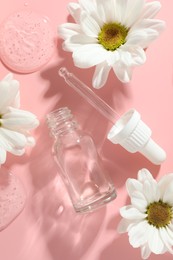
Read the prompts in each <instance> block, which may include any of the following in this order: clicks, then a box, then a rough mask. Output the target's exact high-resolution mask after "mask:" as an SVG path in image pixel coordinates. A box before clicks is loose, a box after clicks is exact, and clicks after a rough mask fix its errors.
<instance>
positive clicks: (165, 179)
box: [158, 173, 173, 200]
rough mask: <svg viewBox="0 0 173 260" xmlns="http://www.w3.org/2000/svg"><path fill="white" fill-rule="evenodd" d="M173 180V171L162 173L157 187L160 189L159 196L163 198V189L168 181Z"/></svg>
mask: <svg viewBox="0 0 173 260" xmlns="http://www.w3.org/2000/svg"><path fill="white" fill-rule="evenodd" d="M172 182H173V173H172V174H167V175H164V176H163V177H162V178H161V179H160V181H159V182H158V187H159V190H160V198H161V199H162V200H163V196H164V194H165V191H166V189H167V187H168V186H169V184H170V183H172Z"/></svg>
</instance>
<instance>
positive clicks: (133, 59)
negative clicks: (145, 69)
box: [119, 45, 146, 67]
mask: <svg viewBox="0 0 173 260" xmlns="http://www.w3.org/2000/svg"><path fill="white" fill-rule="evenodd" d="M119 53H120V56H121V62H123V64H125V66H127V67H131V66H138V65H142V64H144V63H145V61H146V53H145V51H144V50H143V48H141V47H139V46H132V45H131V46H130V45H124V46H121V47H120V50H119Z"/></svg>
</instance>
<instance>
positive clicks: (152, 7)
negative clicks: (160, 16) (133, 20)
mask: <svg viewBox="0 0 173 260" xmlns="http://www.w3.org/2000/svg"><path fill="white" fill-rule="evenodd" d="M160 8H161V3H160V2H159V1H153V2H150V3H145V6H144V10H143V13H142V15H141V17H140V19H145V18H147V19H149V18H153V17H155V15H156V14H157V13H158V12H159V10H160Z"/></svg>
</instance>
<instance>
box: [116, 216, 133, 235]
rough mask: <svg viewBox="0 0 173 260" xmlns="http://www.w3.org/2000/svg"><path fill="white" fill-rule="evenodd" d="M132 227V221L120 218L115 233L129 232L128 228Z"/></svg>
mask: <svg viewBox="0 0 173 260" xmlns="http://www.w3.org/2000/svg"><path fill="white" fill-rule="evenodd" d="M133 226H134V223H133V221H131V220H129V219H124V218H122V219H121V221H120V223H119V225H118V227H117V231H118V233H125V232H128V231H129V230H130V228H131V227H133Z"/></svg>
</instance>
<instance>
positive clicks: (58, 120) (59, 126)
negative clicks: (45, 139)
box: [47, 107, 79, 138]
mask: <svg viewBox="0 0 173 260" xmlns="http://www.w3.org/2000/svg"><path fill="white" fill-rule="evenodd" d="M47 124H48V127H49V129H50V132H51V134H52V135H53V136H54V137H55V138H57V137H61V136H65V135H68V134H69V133H72V132H74V131H76V130H78V129H79V125H78V123H77V122H76V121H75V119H74V117H73V115H72V114H71V111H70V110H69V109H68V108H67V107H62V108H59V109H57V110H55V111H53V112H50V113H49V114H48V115H47Z"/></svg>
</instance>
